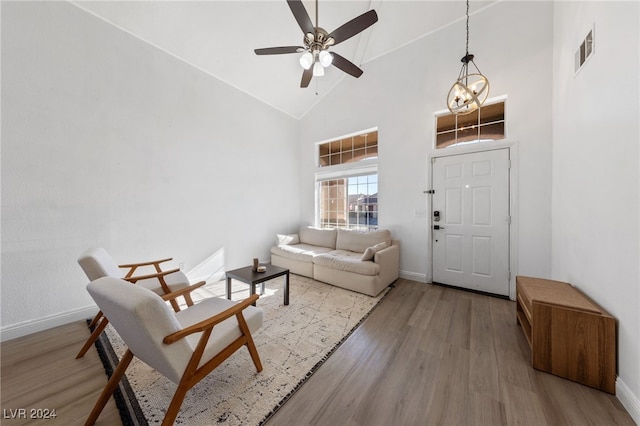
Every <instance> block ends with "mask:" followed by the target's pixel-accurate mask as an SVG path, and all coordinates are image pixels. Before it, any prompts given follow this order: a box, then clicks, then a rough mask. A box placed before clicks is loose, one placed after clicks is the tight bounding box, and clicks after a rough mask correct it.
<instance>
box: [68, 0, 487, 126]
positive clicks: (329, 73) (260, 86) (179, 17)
mask: <svg viewBox="0 0 640 426" xmlns="http://www.w3.org/2000/svg"><path fill="white" fill-rule="evenodd" d="M494 2H495V0H491V1H481V0H473V1H471V6H470V13H471V14H472V15H473V13H474V12H476V11H478V10H480V9H482V8H484V7H486V6H487V5H489V4H491V3H494ZM303 3H304V5H305V7H306V9H307V11H308V13H309V16H310V18H311V20H312V21H313V22H314V24H315V22H316V15H315V9H316V3H315V2H313V1H309V0H305V1H304V2H303ZM74 4H76V5H78V6H79V7H81V8H83V9H85V10H86V11H88V12H90V13H92V14H94V15H96V16H98V17H100V18H102V19H104V20H105V21H107V22H110V23H112V24H113V25H115V26H117V27H120V28H121V29H123V30H125V31H127V32H129V33H131V34H132V35H134V36H136V37H138V38H140V39H142V40H144V41H145V42H148V43H150V44H152V45H154V46H156V47H158V48H160V49H162V50H164V51H166V52H168V53H169V54H171V55H174V56H176V57H178V58H180V59H182V60H183V61H185V62H187V63H189V64H191V65H193V66H195V67H197V68H199V69H201V70H202V71H203V72H206V73H208V74H210V75H212V76H214V77H216V78H219V79H220V80H223V81H225V82H226V83H228V84H230V85H232V86H234V87H236V88H237V89H239V90H241V91H243V92H246V93H248V94H249V95H251V96H253V97H255V98H257V99H260V100H261V101H263V102H265V103H267V104H269V105H271V106H273V107H275V108H277V109H279V110H281V111H283V112H285V113H287V114H289V115H291V116H293V117H295V118H300V117H302V116H304V114H305V113H306V112H307V111H309V110H310V109H311V108H312V107H313V106H314V105H315V104H316V103H317V102H318V101H319V100H320V99H321V98H322V96H324V95H326V94H327V93H328V92H329V91H331V90H332V89H334V88H335V87H336V85H337V84H338V83H339V82H340V81H341V79H343V78H354V77H351V76H349V75H347V74H345V73H343V72H342V71H340V70H339V69H337V68H335V67H330V68H328V69H327V70H326V73H325V75H324V76H323V77H314V79H313V80H312V81H311V84H310V85H309V87H308V88H306V89H301V88H300V79H301V76H302V68H301V67H300V64H299V63H298V57H299V56H300V54H287V55H270V56H257V55H256V54H255V53H254V52H253V50H254V49H255V48H260V47H272V46H292V45H294V46H298V45H300V46H301V45H303V34H302V30H301V29H300V27H299V26H298V24H297V22H296V20H295V18H294V17H293V15H292V13H291V10H290V9H289V7H288V5H287V3H286V1H285V0H259V1H243V0H233V1H218V0H215V1H211V0H209V1H188V0H176V1H76V2H74ZM370 9H375V10H376V12H377V13H378V17H379V20H378V22H377V23H376V24H374V25H373V26H372V27H370V28H369V29H367V30H365V31H363V32H362V33H360V34H359V35H357V36H355V37H353V38H351V39H349V40H347V41H345V42H343V43H341V44H339V45H337V46H335V47H333V48H331V50H332V51H334V52H336V53H338V54H340V55H342V56H344V57H345V58H347V59H349V60H351V61H352V62H353V63H355V64H356V65H358V66H360V67H361V68H362V69H363V70H364V74H363V75H362V76H361V77H360V78H361V79H363V78H367V62H369V61H372V60H374V59H376V58H378V57H380V56H383V55H385V54H387V53H389V52H391V51H393V50H395V49H398V48H400V47H403V46H405V45H408V44H410V43H411V42H412V41H415V40H416V39H419V38H421V37H424V36H426V35H429V34H430V33H433V32H434V31H437V30H438V29H439V28H442V27H444V26H447V25H450V24H454V25H459V26H460V30H461V31H464V28H465V23H464V15H465V11H466V6H465V2H464V1H461V0H445V1H431V0H412V1H402V0H371V1H361V0H340V1H320V2H319V3H318V11H319V12H318V18H319V26H320V27H322V28H324V29H325V30H327V31H328V32H331V31H333V30H334V29H336V28H337V27H339V26H340V25H342V24H344V23H345V22H347V21H349V20H351V19H352V18H355V17H356V16H358V15H360V14H362V13H364V12H366V11H368V10H370ZM456 48H458V49H459V50H460V52H461V53H464V51H463V48H464V46H456Z"/></svg>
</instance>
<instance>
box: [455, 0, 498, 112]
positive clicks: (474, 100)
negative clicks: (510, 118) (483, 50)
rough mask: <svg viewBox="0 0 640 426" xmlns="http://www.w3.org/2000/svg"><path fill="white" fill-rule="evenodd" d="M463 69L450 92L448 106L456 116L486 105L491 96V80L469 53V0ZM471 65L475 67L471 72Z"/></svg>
mask: <svg viewBox="0 0 640 426" xmlns="http://www.w3.org/2000/svg"><path fill="white" fill-rule="evenodd" d="M461 62H462V69H461V70H460V75H458V79H457V80H456V82H455V83H454V84H453V86H452V87H451V90H449V95H448V96H447V106H448V107H449V111H451V112H452V113H454V114H458V115H462V114H469V113H471V112H473V111H475V110H477V109H478V108H480V106H481V105H482V104H483V103H484V101H485V100H486V99H487V96H488V95H489V80H487V77H485V76H484V75H482V73H481V72H480V70H479V69H478V66H477V65H476V63H475V62H473V55H472V54H470V53H469V0H467V46H466V52H465V55H464V57H463V58H462V59H461ZM469 64H471V65H473V67H474V68H475V72H474V71H473V69H472V70H471V72H470V71H469Z"/></svg>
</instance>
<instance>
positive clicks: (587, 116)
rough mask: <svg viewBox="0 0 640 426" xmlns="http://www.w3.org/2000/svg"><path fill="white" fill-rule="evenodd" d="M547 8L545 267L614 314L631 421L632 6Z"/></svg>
mask: <svg viewBox="0 0 640 426" xmlns="http://www.w3.org/2000/svg"><path fill="white" fill-rule="evenodd" d="M554 15H555V19H554V99H553V116H554V122H553V201H552V206H553V216H552V224H553V228H552V245H551V249H552V275H553V277H554V278H555V279H558V280H562V281H568V282H571V283H572V284H574V285H576V286H577V287H579V288H580V289H581V290H583V291H584V292H585V293H587V294H588V295H589V296H590V297H592V298H593V299H595V300H596V301H597V302H598V303H599V304H600V305H602V306H603V307H604V308H605V309H606V310H608V311H609V312H610V313H611V314H612V315H614V316H615V317H616V318H617V320H618V375H619V378H618V382H617V394H618V397H619V398H620V399H621V400H622V401H623V403H625V399H628V400H627V401H626V403H625V406H626V407H627V409H628V410H629V411H630V412H631V413H632V415H634V416H635V417H634V418H635V421H636V422H638V423H640V361H639V360H640V314H639V312H640V272H639V269H638V268H639V265H640V224H639V220H640V175H639V173H638V170H639V168H640V157H639V156H640V149H639V144H640V127H639V117H640V106H639V103H638V96H639V95H640V85H639V77H638V76H639V75H640V66H639V63H638V61H639V59H638V52H639V51H640V33H639V30H638V27H639V25H640V7H639V4H638V2H557V3H556V5H555V11H554ZM594 23H595V54H594V55H593V56H592V57H591V58H590V59H589V60H588V61H587V62H586V63H585V65H584V67H583V68H582V69H581V70H580V72H579V73H578V74H577V75H575V76H574V62H573V55H574V53H575V51H576V49H577V48H578V46H579V43H580V41H581V39H584V37H585V36H586V34H587V32H588V31H589V30H590V29H591V28H592V25H593V24H594ZM630 401H631V402H630Z"/></svg>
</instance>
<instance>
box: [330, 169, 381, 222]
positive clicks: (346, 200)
mask: <svg viewBox="0 0 640 426" xmlns="http://www.w3.org/2000/svg"><path fill="white" fill-rule="evenodd" d="M320 227H322V228H348V229H357V230H359V231H371V230H375V229H377V228H378V175H377V174H371V175H365V176H354V177H348V178H344V179H331V180H325V181H321V182H320Z"/></svg>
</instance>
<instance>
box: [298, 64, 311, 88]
mask: <svg viewBox="0 0 640 426" xmlns="http://www.w3.org/2000/svg"><path fill="white" fill-rule="evenodd" d="M311 77H313V67H311V68H309V69H308V70H304V72H303V73H302V80H301V81H300V87H302V88H305V87H308V86H309V83H310V82H311Z"/></svg>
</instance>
